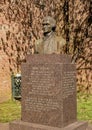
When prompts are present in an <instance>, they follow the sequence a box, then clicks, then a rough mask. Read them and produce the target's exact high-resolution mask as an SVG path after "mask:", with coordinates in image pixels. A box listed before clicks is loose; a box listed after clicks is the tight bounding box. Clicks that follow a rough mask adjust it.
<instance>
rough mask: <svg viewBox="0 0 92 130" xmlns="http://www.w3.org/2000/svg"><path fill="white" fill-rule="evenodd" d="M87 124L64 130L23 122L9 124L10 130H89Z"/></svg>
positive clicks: (75, 124) (81, 123) (63, 129)
mask: <svg viewBox="0 0 92 130" xmlns="http://www.w3.org/2000/svg"><path fill="white" fill-rule="evenodd" d="M87 127H88V123H87V122H75V123H72V124H70V125H68V126H67V127H64V128H57V127H50V126H45V125H39V124H33V123H28V122H23V121H14V122H11V123H10V124H9V130H87Z"/></svg>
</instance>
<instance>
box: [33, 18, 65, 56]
mask: <svg viewBox="0 0 92 130" xmlns="http://www.w3.org/2000/svg"><path fill="white" fill-rule="evenodd" d="M42 24H43V37H42V38H41V39H39V40H37V41H36V42H35V46H34V53H38V54H53V53H56V54H60V53H62V52H63V50H64V48H65V44H66V41H65V40H64V38H62V37H58V36H56V34H55V29H56V21H55V19H53V18H52V17H50V16H47V17H45V18H44V19H43V23H42Z"/></svg>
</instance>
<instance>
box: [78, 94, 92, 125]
mask: <svg viewBox="0 0 92 130" xmlns="http://www.w3.org/2000/svg"><path fill="white" fill-rule="evenodd" d="M77 117H78V120H85V121H88V122H89V123H91V124H92V95H90V96H87V95H81V94H79V95H78V98H77Z"/></svg>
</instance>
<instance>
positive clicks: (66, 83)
mask: <svg viewBox="0 0 92 130" xmlns="http://www.w3.org/2000/svg"><path fill="white" fill-rule="evenodd" d="M75 78H76V77H75V71H68V72H64V75H63V80H62V82H63V98H67V97H68V96H69V95H72V94H73V93H74V92H75V91H76V90H75Z"/></svg>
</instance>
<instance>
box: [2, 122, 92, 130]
mask: <svg viewBox="0 0 92 130" xmlns="http://www.w3.org/2000/svg"><path fill="white" fill-rule="evenodd" d="M0 130H9V124H8V123H0ZM87 130H92V125H89V126H88V129H87Z"/></svg>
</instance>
